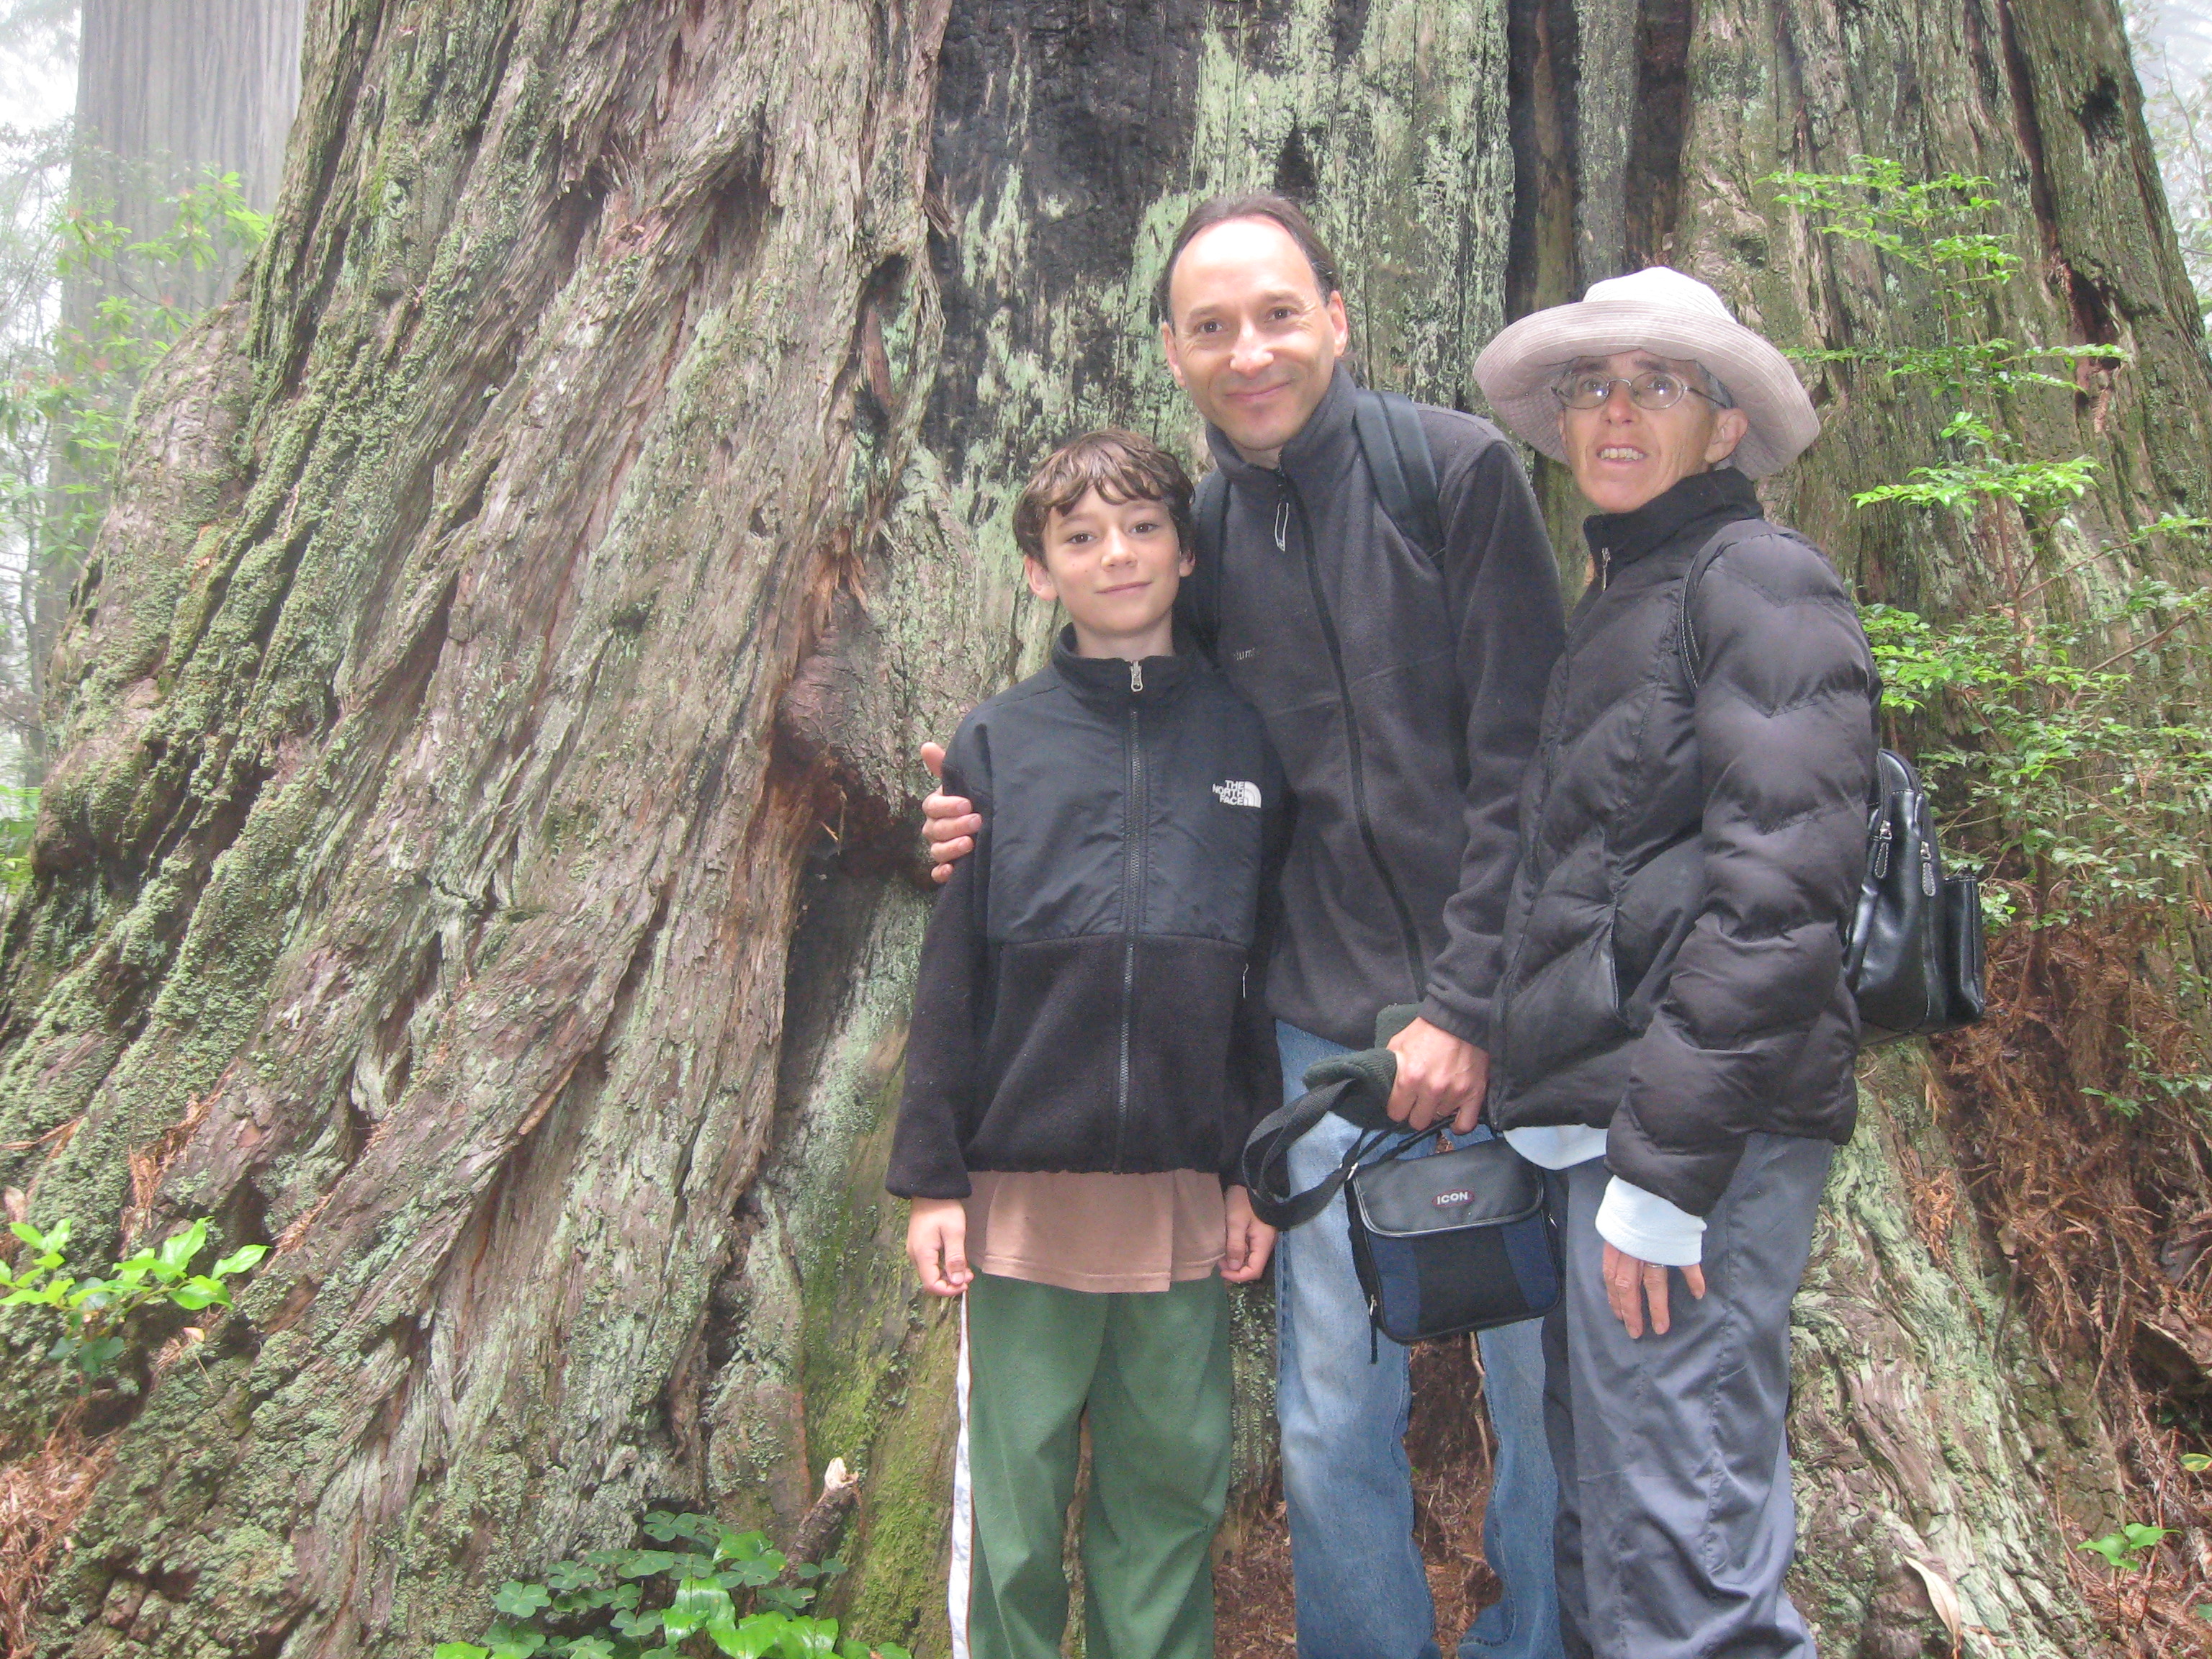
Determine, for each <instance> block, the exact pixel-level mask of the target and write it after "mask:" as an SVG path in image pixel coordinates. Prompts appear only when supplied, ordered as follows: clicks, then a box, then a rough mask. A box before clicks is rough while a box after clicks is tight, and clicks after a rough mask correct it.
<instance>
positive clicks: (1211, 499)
mask: <svg viewBox="0 0 2212 1659" xmlns="http://www.w3.org/2000/svg"><path fill="white" fill-rule="evenodd" d="M1190 520H1191V529H1192V530H1193V532H1194V533H1195V534H1196V536H1197V538H1198V562H1197V563H1196V564H1194V566H1193V567H1192V568H1191V573H1190V580H1188V582H1186V583H1184V584H1183V591H1184V592H1187V593H1188V594H1189V595H1190V609H1189V611H1188V616H1187V618H1186V619H1187V620H1188V622H1189V623H1190V629H1191V632H1192V633H1194V634H1195V635H1198V642H1199V644H1200V646H1202V647H1204V648H1205V649H1206V652H1207V653H1209V654H1210V653H1212V650H1213V647H1214V644H1215V642H1216V641H1218V640H1219V639H1220V637H1221V561H1222V556H1223V552H1224V550H1225V549H1226V548H1227V547H1228V545H1229V480H1228V479H1226V478H1225V477H1222V476H1221V471H1220V469H1219V468H1218V467H1217V468H1215V469H1214V470H1213V471H1211V472H1209V473H1207V474H1206V476H1205V477H1203V478H1200V480H1199V481H1198V488H1197V489H1194V490H1193V491H1192V492H1191V498H1190Z"/></svg>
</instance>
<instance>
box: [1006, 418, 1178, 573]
mask: <svg viewBox="0 0 2212 1659" xmlns="http://www.w3.org/2000/svg"><path fill="white" fill-rule="evenodd" d="M1094 489H1095V490H1097V492H1098V493H1099V495H1101V496H1103V498H1104V499H1105V500H1107V501H1110V502H1112V503H1113V504H1114V505H1115V506H1116V507H1119V506H1120V505H1121V504H1122V503H1123V502H1124V501H1158V502H1159V503H1160V505H1161V506H1163V507H1166V508H1167V510H1168V517H1169V518H1170V520H1173V521H1174V523H1175V532H1176V542H1177V544H1179V545H1180V546H1181V547H1182V549H1183V550H1184V551H1185V552H1189V551H1191V550H1194V549H1195V547H1196V546H1197V543H1196V542H1195V541H1194V539H1193V538H1192V536H1191V522H1190V489H1191V485H1190V474H1188V472H1186V471H1183V466H1182V462H1181V461H1179V460H1177V459H1176V458H1175V457H1174V456H1172V455H1170V454H1169V453H1168V452H1167V451H1166V450H1164V449H1162V448H1161V447H1159V446H1158V444H1156V443H1154V442H1153V441H1152V440H1151V439H1150V438H1147V437H1145V436H1144V435H1142V434H1140V433H1135V432H1124V431H1122V430H1121V428H1118V427H1104V428H1100V429H1099V430H1098V431H1096V432H1086V433H1085V434H1084V435H1082V436H1081V437H1079V438H1075V439H1072V440H1070V441H1068V442H1066V443H1064V444H1062V445H1061V446H1060V447H1059V448H1058V449H1055V450H1054V451H1053V452H1052V453H1051V454H1049V455H1048V456H1046V457H1045V460H1044V465H1042V466H1040V467H1039V468H1037V470H1036V474H1035V475H1034V476H1033V477H1031V478H1030V481H1029V483H1028V485H1027V486H1026V487H1025V488H1024V489H1023V491H1022V495H1021V499H1020V500H1019V501H1016V502H1015V503H1014V541H1015V544H1017V545H1018V546H1019V547H1020V549H1021V550H1022V553H1023V555H1024V556H1025V557H1028V558H1032V559H1035V560H1036V562H1038V563H1040V564H1042V563H1043V562H1044V532H1045V526H1047V525H1048V524H1050V523H1051V522H1052V515H1053V514H1054V513H1065V512H1066V511H1067V510H1068V508H1070V507H1073V506H1074V505H1075V504H1076V502H1078V501H1081V500H1082V499H1083V498H1084V497H1085V495H1089V494H1090V493H1091V491H1092V490H1094Z"/></svg>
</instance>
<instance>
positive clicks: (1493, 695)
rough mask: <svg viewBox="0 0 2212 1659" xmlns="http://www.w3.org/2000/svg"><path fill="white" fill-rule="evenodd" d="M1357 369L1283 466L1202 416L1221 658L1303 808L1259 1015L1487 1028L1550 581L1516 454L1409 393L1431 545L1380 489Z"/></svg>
mask: <svg viewBox="0 0 2212 1659" xmlns="http://www.w3.org/2000/svg"><path fill="white" fill-rule="evenodd" d="M1356 390H1357V387H1356V386H1355V385H1354V382H1353V380H1352V375H1351V374H1350V373H1349V372H1348V371H1347V370H1346V369H1345V368H1343V367H1342V366H1341V365H1339V367H1338V368H1337V371H1336V373H1335V374H1334V376H1333V377H1332V379H1331V381H1330V385H1329V389H1328V393H1327V394H1326V395H1325V396H1324V397H1323V398H1322V402H1321V405H1320V407H1319V408H1318V409H1316V410H1315V411H1314V416H1313V418H1312V419H1311V420H1310V421H1309V422H1307V423H1306V426H1305V428H1304V430H1303V431H1301V432H1300V433H1299V434H1298V435H1297V437H1295V438H1293V439H1291V441H1290V442H1289V443H1287V444H1285V446H1284V447H1283V452H1282V455H1281V458H1280V459H1281V465H1279V467H1277V468H1268V467H1261V466H1255V465H1252V464H1251V463H1249V461H1246V460H1244V459H1242V458H1241V457H1239V456H1238V455H1237V452H1236V450H1235V449H1234V448H1233V447H1231V445H1230V443H1229V441H1228V440H1227V439H1226V438H1225V437H1224V436H1223V435H1221V434H1220V433H1219V432H1218V431H1215V430H1212V429H1209V431H1208V434H1207V436H1208V439H1209V441H1211V443H1212V447H1213V458H1214V461H1215V463H1216V465H1218V466H1219V468H1220V469H1221V472H1222V475H1223V477H1225V480H1226V481H1227V483H1228V485H1229V514H1228V524H1227V532H1226V536H1225V546H1224V547H1223V548H1222V549H1220V550H1219V551H1220V556H1221V583H1220V596H1221V598H1220V629H1219V633H1218V637H1217V639H1216V641H1215V645H1214V660H1215V661H1216V662H1217V663H1218V664H1219V665H1220V667H1221V671H1222V672H1223V673H1225V674H1226V675H1227V676H1228V678H1229V682H1230V684H1232V685H1234V686H1235V687H1236V688H1237V690H1239V691H1241V692H1242V693H1243V695H1244V696H1246V697H1248V698H1249V699H1250V700H1251V702H1252V705H1253V707H1255V708H1257V709H1258V710H1259V711H1260V715H1261V719H1262V720H1265V721H1266V722H1267V733H1268V735H1269V736H1270V737H1272V738H1273V739H1274V742H1275V748H1276V751H1277V752H1278V753H1279V754H1280V755H1281V757H1282V758H1283V764H1284V767H1285V770H1286V773H1287V776H1288V781H1289V784H1290V788H1291V798H1292V799H1293V800H1294V801H1295V802H1296V804H1297V814H1296V819H1295V823H1294V824H1293V828H1292V831H1291V844H1290V848H1289V851H1288V853H1287V854H1286V855H1285V860H1284V867H1283V879H1282V901H1283V923H1282V933H1281V936H1280V938H1279V939H1278V941H1277V943H1276V948H1275V951H1274V952H1273V962H1272V965H1271V966H1270V969H1269V971H1268V979H1267V995H1268V1000H1269V1002H1270V1004H1271V1005H1272V1006H1273V1010H1274V1012H1275V1015H1276V1017H1277V1018H1279V1019H1284V1020H1287V1021H1289V1022H1290V1023H1291V1024H1293V1025H1297V1026H1301V1027H1303V1028H1304V1029H1305V1030H1309V1031H1312V1032H1315V1033H1316V1034H1318V1035H1319V1036H1325V1037H1328V1038H1329V1039H1330V1040H1331V1041H1333V1042H1341V1043H1345V1044H1347V1045H1348V1046H1350V1047H1352V1048H1364V1047H1366V1046H1367V1044H1368V1042H1370V1039H1371V1038H1372V1037H1373V1036H1374V1031H1375V1016H1376V1013H1377V1012H1379V1011H1380V1010H1382V1009H1383V1007H1385V1006H1388V1005H1389V1004H1392V1003H1407V1002H1410V1003H1418V1004H1419V1005H1420V1009H1421V1013H1422V1015H1423V1017H1424V1018H1426V1019H1428V1020H1429V1021H1430V1022H1431V1024H1435V1025H1437V1026H1440V1027H1442V1028H1443V1030H1447V1031H1449V1032H1451V1033H1452V1034H1453V1035H1454V1036H1458V1037H1462V1038H1464V1039H1465V1040H1467V1041H1468V1042H1474V1043H1475V1044H1478V1045H1480V1046H1482V1047H1488V1046H1489V1042H1490V999H1491V993H1492V987H1493V985H1494V984H1495V982H1496V980H1497V977H1498V929H1499V927H1500V926H1501V924H1502V922H1503V920H1504V911H1505V898H1506V892H1507V890H1508V888H1509V886H1510V884H1511V881H1512V877H1513V863H1514V857H1515V838H1514V814H1515V804H1516V800H1517V799H1518V794H1519V790H1520V785H1521V775H1522V771H1523V770H1524V769H1526V767H1527V764H1528V758H1529V756H1530V755H1531V754H1532V753H1533V752H1534V749H1535V744H1536V720H1537V714H1538V711H1539V709H1540V708H1541V705H1542V702H1543V694H1544V680H1545V677H1546V676H1547V674H1548V673H1549V672H1550V671H1551V667H1552V663H1553V659H1555V658H1556V657H1557V656H1558V655H1559V644H1560V639H1561V634H1562V626H1563V625H1562V620H1561V617H1560V604H1559V572H1558V568H1557V567H1556V566H1555V565H1554V564H1553V562H1552V550H1551V544H1550V543H1549V541H1547V539H1546V537H1545V534H1544V524H1543V519H1542V517H1541V514H1540V513H1538V512H1537V510H1536V502H1535V498H1534V495H1531V494H1530V492H1529V489H1528V479H1527V478H1526V477H1524V476H1523V475H1522V470H1521V460H1520V457H1519V455H1518V454H1517V453H1516V452H1515V451H1514V448H1513V447H1512V445H1510V443H1508V442H1507V441H1505V439H1504V437H1503V436H1502V435H1500V434H1499V432H1498V428H1496V427H1494V426H1492V425H1491V424H1490V423H1489V422H1487V421H1483V420H1479V419H1477V418H1476V417H1475V416H1472V415H1462V414H1458V413H1455V412H1454V411H1453V410H1448V409H1431V408H1424V409H1423V410H1421V426H1422V430H1423V432H1424V434H1425V435H1426V437H1427V438H1428V441H1429V448H1430V451H1431V453H1432V455H1433V456H1434V458H1435V461H1436V468H1437V486H1438V492H1437V493H1438V501H1437V509H1438V513H1439V516H1440V517H1441V518H1442V520H1443V532H1444V545H1443V550H1441V553H1440V554H1439V555H1437V556H1433V557H1432V556H1430V555H1428V554H1425V553H1424V552H1422V551H1420V550H1418V549H1416V548H1415V547H1413V545H1412V544H1409V543H1408V542H1407V539H1406V538H1405V536H1404V535H1403V533H1402V532H1401V531H1400V530H1399V528H1398V526H1396V525H1395V523H1393V522H1392V521H1391V519H1390V515H1389V513H1387V512H1385V511H1384V510H1383V504H1382V501H1380V500H1379V499H1378V498H1377V496H1376V493H1375V486H1374V483H1373V481H1372V480H1371V478H1370V476H1369V474H1368V471H1367V465H1366V462H1365V460H1364V458H1363V457H1362V455H1361V453H1360V448H1359V439H1358V432H1357V430H1356V429H1355V428H1354V426H1353V423H1352V404H1353V393H1354V392H1355V391H1356Z"/></svg>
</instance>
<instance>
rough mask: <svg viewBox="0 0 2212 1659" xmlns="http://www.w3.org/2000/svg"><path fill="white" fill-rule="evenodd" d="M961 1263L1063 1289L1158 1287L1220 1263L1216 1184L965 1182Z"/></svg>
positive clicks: (980, 1174) (985, 1173) (1033, 1176)
mask: <svg viewBox="0 0 2212 1659" xmlns="http://www.w3.org/2000/svg"><path fill="white" fill-rule="evenodd" d="M969 1187H970V1191H969V1197H968V1265H969V1267H973V1268H974V1269H975V1271H976V1272H978V1273H996V1274H997V1275H999V1276H1000V1278H1002V1279H1027V1280H1028V1281H1030V1283H1031V1284H1034V1285H1058V1286H1059V1287H1060V1289H1062V1290H1064V1291H1102V1292H1103V1291H1164V1290H1165V1289H1167V1287H1168V1286H1169V1285H1179V1284H1182V1283H1183V1282H1184V1281H1185V1280H1187V1279H1204V1278H1206V1277H1207V1276H1208V1275H1209V1274H1211V1273H1212V1272H1213V1271H1214V1270H1215V1269H1216V1268H1218V1267H1219V1266H1220V1265H1221V1249H1222V1243H1223V1235H1224V1233H1225V1220H1226V1216H1225V1211H1224V1209H1223V1207H1222V1196H1221V1180H1220V1177H1219V1176H1212V1175H1208V1174H1206V1173H1205V1172H1204V1171H1202V1170H1168V1171H1165V1172H1164V1173H1162V1174H1158V1175H1089V1174H1043V1173H1030V1172H1023V1173H1010V1172H1006V1171H993V1170H979V1171H977V1172H976V1173H975V1174H974V1175H972V1176H969Z"/></svg>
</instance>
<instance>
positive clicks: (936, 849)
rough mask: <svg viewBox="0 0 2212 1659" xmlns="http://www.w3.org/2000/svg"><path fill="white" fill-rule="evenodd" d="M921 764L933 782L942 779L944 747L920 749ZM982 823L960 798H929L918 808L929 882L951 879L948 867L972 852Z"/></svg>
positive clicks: (964, 800)
mask: <svg viewBox="0 0 2212 1659" xmlns="http://www.w3.org/2000/svg"><path fill="white" fill-rule="evenodd" d="M921 763H922V764H923V765H924V766H927V768H928V769H929V775H930V776H932V777H933V778H942V777H943V776H944V775H945V745H944V744H941V743H925V744H922V745H921ZM982 828H983V820H982V818H981V816H979V815H978V814H977V812H976V811H975V805H974V804H973V803H972V802H970V801H969V799H967V797H965V796H964V795H939V794H933V795H931V796H930V797H929V798H928V799H926V800H924V801H923V802H922V804H921V838H922V840H923V841H925V842H927V843H928V844H929V878H930V879H931V880H932V881H934V882H937V883H939V884H943V883H945V882H948V881H950V880H951V879H952V866H954V865H956V864H957V863H959V862H960V860H962V859H964V858H966V857H967V856H968V854H970V853H972V852H974V851H975V836H976V835H977V834H978V833H979V832H980V831H981V829H982Z"/></svg>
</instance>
